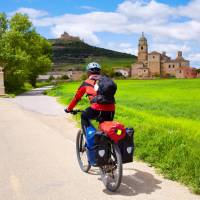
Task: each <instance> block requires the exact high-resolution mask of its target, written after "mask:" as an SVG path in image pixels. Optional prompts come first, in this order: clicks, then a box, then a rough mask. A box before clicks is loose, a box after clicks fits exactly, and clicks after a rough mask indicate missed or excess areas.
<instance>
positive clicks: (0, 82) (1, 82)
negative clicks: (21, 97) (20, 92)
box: [0, 67, 5, 96]
mask: <svg viewBox="0 0 200 200" xmlns="http://www.w3.org/2000/svg"><path fill="white" fill-rule="evenodd" d="M4 94H5V88H4V77H3V71H2V68H1V67H0V96H2V95H4Z"/></svg>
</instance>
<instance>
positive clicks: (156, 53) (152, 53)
mask: <svg viewBox="0 0 200 200" xmlns="http://www.w3.org/2000/svg"><path fill="white" fill-rule="evenodd" d="M158 54H159V55H161V54H160V53H159V52H157V51H152V52H151V53H149V55H158Z"/></svg>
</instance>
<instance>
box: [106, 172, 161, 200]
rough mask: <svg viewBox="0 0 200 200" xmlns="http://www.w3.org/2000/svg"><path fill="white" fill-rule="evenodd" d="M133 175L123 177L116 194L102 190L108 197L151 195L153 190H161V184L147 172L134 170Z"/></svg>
mask: <svg viewBox="0 0 200 200" xmlns="http://www.w3.org/2000/svg"><path fill="white" fill-rule="evenodd" d="M134 171H135V173H134V174H133V175H127V176H126V175H125V176H123V179H122V183H121V186H120V188H119V190H118V191H117V192H114V193H113V192H110V191H108V190H106V189H105V190H103V192H104V193H106V194H108V195H122V196H136V195H138V194H142V193H143V194H151V193H152V192H154V191H155V190H158V189H161V187H160V186H159V184H161V183H162V182H161V181H160V180H158V179H155V178H154V176H153V175H152V174H150V173H148V172H144V171H140V170H136V169H134Z"/></svg>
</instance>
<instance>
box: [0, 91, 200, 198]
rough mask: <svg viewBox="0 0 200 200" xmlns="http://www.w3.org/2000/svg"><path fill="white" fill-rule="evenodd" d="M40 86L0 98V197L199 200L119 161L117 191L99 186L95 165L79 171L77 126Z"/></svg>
mask: <svg viewBox="0 0 200 200" xmlns="http://www.w3.org/2000/svg"><path fill="white" fill-rule="evenodd" d="M42 90H43V89H42ZM42 90H41V89H38V90H36V91H33V92H29V93H28V94H24V95H21V96H18V97H16V98H15V99H0V159H1V165H0V199H2V200H57V199H58V200H76V199H77V200H90V199H91V200H94V199H95V200H102V199H103V200H107V199H113V200H118V199H120V200H123V199H134V200H140V199H141V200H178V199H181V200H200V196H197V195H193V194H191V193H190V192H189V191H188V189H187V188H186V187H184V186H182V185H180V184H178V183H176V182H173V181H169V180H166V179H163V178H162V177H161V176H159V175H156V174H155V172H154V170H153V169H152V168H150V167H148V166H147V165H146V164H144V163H141V162H134V163H133V164H126V165H124V176H123V180H122V185H121V187H120V189H119V191H118V192H116V193H110V192H108V191H107V190H105V188H104V186H103V184H102V182H101V181H100V176H99V174H98V173H99V172H98V169H95V168H92V170H91V172H90V174H84V173H82V172H81V171H80V169H79V167H78V163H77V160H76V154H75V144H74V141H75V137H76V132H77V130H78V128H77V127H76V124H75V122H73V121H72V120H71V119H70V116H67V115H65V113H64V112H63V107H62V106H60V105H59V104H58V103H57V102H56V99H55V98H52V97H48V96H44V95H41V91H42Z"/></svg>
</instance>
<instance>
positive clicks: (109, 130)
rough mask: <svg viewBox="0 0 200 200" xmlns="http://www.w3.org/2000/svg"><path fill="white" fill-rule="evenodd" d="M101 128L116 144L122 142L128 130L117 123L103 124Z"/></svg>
mask: <svg viewBox="0 0 200 200" xmlns="http://www.w3.org/2000/svg"><path fill="white" fill-rule="evenodd" d="M99 128H100V130H101V131H103V132H104V133H105V134H106V135H107V136H108V137H109V138H110V139H111V140H113V141H114V142H115V143H117V142H118V141H119V140H122V139H123V138H124V137H125V135H126V128H125V127H124V125H123V124H120V123H119V122H116V121H105V122H102V123H101V124H100V125H99Z"/></svg>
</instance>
